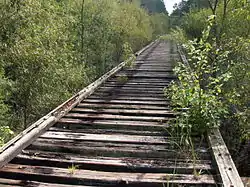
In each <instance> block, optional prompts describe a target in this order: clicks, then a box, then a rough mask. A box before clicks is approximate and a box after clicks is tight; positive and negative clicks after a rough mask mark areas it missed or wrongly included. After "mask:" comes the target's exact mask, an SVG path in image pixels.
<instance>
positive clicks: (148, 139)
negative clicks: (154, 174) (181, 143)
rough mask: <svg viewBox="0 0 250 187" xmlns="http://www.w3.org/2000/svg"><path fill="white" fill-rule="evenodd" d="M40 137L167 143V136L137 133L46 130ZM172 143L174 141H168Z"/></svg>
mask: <svg viewBox="0 0 250 187" xmlns="http://www.w3.org/2000/svg"><path fill="white" fill-rule="evenodd" d="M40 137H41V138H50V139H53V138H54V139H66V140H81V141H83V140H85V141H101V142H117V143H118V142H120V143H136V144H147V145H149V144H150V145H152V144H169V138H168V137H165V136H139V135H116V134H87V133H72V132H56V131H47V132H45V133H44V134H43V135H41V136H40ZM170 143H172V144H173V143H174V142H170Z"/></svg>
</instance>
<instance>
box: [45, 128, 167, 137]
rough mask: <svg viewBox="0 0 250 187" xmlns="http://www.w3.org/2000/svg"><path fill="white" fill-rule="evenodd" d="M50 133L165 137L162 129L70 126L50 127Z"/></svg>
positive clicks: (165, 133) (165, 132)
mask: <svg viewBox="0 0 250 187" xmlns="http://www.w3.org/2000/svg"><path fill="white" fill-rule="evenodd" d="M49 130H50V131H61V132H78V133H94V134H124V135H140V136H156V135H159V136H163V135H167V134H168V133H167V131H164V130H163V129H162V131H153V129H152V130H150V131H149V130H148V131H146V130H143V129H136V130H133V129H132V130H131V129H126V128H124V129H115V128H112V129H110V128H108V127H107V128H102V129H101V128H97V127H92V128H91V127H90V126H88V127H86V128H78V127H74V126H71V127H69V128H68V129H66V128H63V127H61V128H60V127H58V128H57V127H51V128H50V129H49Z"/></svg>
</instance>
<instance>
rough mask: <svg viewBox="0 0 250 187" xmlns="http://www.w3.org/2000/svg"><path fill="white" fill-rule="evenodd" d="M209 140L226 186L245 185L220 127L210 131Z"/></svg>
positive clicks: (237, 186)
mask: <svg viewBox="0 0 250 187" xmlns="http://www.w3.org/2000/svg"><path fill="white" fill-rule="evenodd" d="M208 141H209V144H210V146H211V149H212V153H213V157H214V160H215V161H216V164H217V166H218V170H219V173H220V177H221V180H222V183H223V186H225V187H244V185H243V182H242V180H241V178H240V176H239V173H238V171H237V169H236V167H235V165H234V162H233V160H232V158H231V155H230V153H229V151H228V149H227V146H226V144H225V142H224V140H223V138H222V136H221V133H220V131H219V129H212V130H211V131H210V132H209V133H208Z"/></svg>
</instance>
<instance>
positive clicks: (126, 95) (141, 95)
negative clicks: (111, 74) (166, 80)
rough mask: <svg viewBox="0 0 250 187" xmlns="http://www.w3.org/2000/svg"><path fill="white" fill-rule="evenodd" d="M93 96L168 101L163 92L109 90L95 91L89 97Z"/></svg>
mask: <svg viewBox="0 0 250 187" xmlns="http://www.w3.org/2000/svg"><path fill="white" fill-rule="evenodd" d="M91 98H98V99H99V98H102V99H106V100H107V99H109V100H110V99H126V100H129V99H130V100H139V101H140V100H147V98H148V100H149V101H152V100H154V101H167V100H166V97H165V96H164V94H163V93H161V94H160V93H158V94H154V93H141V92H138V93H131V92H129V91H127V92H119V91H116V92H112V91H107V92H96V93H94V94H93V95H92V96H90V97H89V99H91Z"/></svg>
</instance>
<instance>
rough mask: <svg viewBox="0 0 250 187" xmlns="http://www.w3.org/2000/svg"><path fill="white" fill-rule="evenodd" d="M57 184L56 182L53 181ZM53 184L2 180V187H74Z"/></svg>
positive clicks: (0, 182) (0, 181) (0, 184)
mask: <svg viewBox="0 0 250 187" xmlns="http://www.w3.org/2000/svg"><path fill="white" fill-rule="evenodd" d="M51 182H55V183H56V181H51ZM55 183H54V184H53V183H42V182H36V181H30V180H13V179H4V178H0V186H1V187H20V186H24V187H72V185H65V184H58V183H56V184H55ZM74 187H95V186H85V185H84V186H83V185H81V186H78V185H74Z"/></svg>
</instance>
